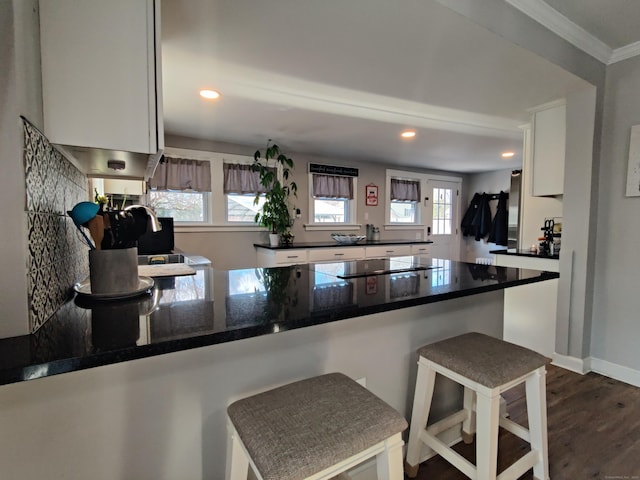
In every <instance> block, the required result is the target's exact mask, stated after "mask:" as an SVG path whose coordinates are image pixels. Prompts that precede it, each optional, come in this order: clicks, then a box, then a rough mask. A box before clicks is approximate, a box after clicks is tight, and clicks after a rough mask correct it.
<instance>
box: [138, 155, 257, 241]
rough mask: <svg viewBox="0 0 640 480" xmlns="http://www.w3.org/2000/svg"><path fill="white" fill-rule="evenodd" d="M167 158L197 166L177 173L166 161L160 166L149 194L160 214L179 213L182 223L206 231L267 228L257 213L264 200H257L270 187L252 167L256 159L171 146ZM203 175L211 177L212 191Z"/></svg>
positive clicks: (178, 220)
mask: <svg viewBox="0 0 640 480" xmlns="http://www.w3.org/2000/svg"><path fill="white" fill-rule="evenodd" d="M165 160H168V163H169V164H170V163H171V162H173V161H175V160H178V161H179V162H182V163H188V164H189V168H191V169H192V170H190V171H188V172H187V173H186V174H185V173H184V172H182V173H181V175H182V176H180V175H178V176H176V175H175V174H172V175H170V173H171V171H167V168H166V167H165V166H162V164H161V165H159V166H158V169H156V172H155V173H154V176H153V178H152V179H151V180H150V181H149V187H150V188H149V189H148V193H147V202H148V204H149V205H150V206H152V207H153V208H155V209H156V212H157V213H158V215H160V216H169V217H173V218H174V220H175V222H176V226H177V227H189V228H192V227H193V228H196V227H197V228H201V229H203V230H204V231H207V230H225V231H247V230H252V231H253V230H255V231H258V230H262V227H260V226H259V225H257V224H256V223H255V216H256V213H257V212H259V211H261V209H262V207H263V205H264V199H263V198H259V199H258V202H257V203H255V199H256V194H258V195H260V192H264V191H266V190H265V188H264V187H263V186H262V185H260V182H259V176H258V174H257V172H253V170H252V168H251V165H252V164H253V157H249V156H246V155H234V154H222V153H217V152H207V151H204V150H187V149H182V148H173V147H167V148H166V149H165ZM183 168H184V167H183ZM197 168H199V169H200V170H197ZM207 174H208V177H207ZM195 177H197V178H198V180H197V181H194V180H193V178H195ZM200 177H202V178H205V179H207V180H208V182H209V183H208V185H206V184H205V185H206V190H207V191H203V190H202V189H203V188H205V187H203V186H202V185H201V184H200V183H199V179H200ZM171 178H173V179H174V180H170V179H171ZM176 178H177V179H178V180H175V179H176ZM165 182H167V183H166V184H165ZM171 182H174V183H171ZM175 182H179V183H178V184H177V185H176V184H175ZM169 187H170V188H169ZM261 189H262V190H261Z"/></svg>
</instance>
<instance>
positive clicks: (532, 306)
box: [495, 255, 560, 357]
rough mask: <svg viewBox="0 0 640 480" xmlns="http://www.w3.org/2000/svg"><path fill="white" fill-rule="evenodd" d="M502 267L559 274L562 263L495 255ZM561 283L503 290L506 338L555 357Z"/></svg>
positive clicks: (533, 284) (522, 286) (542, 259)
mask: <svg viewBox="0 0 640 480" xmlns="http://www.w3.org/2000/svg"><path fill="white" fill-rule="evenodd" d="M495 258H496V261H495V264H496V265H497V266H502V267H515V268H530V269H533V270H545V271H548V272H558V271H559V267H560V264H559V261H558V260H554V259H550V258H535V257H523V256H518V255H496V256H495ZM557 305H558V279H553V280H547V281H544V282H537V283H531V284H529V285H520V286H517V287H512V288H506V289H505V290H504V323H503V329H504V330H503V338H504V340H506V341H508V342H512V343H515V344H517V345H521V346H523V347H526V348H530V349H531V350H534V351H536V352H538V353H541V354H543V355H546V356H547V357H553V354H554V353H555V346H556V345H555V342H556V316H557V313H556V310H557Z"/></svg>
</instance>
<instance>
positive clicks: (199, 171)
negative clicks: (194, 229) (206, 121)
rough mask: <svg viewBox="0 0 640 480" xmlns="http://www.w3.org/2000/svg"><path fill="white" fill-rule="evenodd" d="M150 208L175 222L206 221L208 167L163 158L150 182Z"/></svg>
mask: <svg viewBox="0 0 640 480" xmlns="http://www.w3.org/2000/svg"><path fill="white" fill-rule="evenodd" d="M149 187H150V189H151V191H150V192H149V205H150V206H151V207H152V208H153V209H154V210H155V211H156V214H158V215H159V216H162V217H173V219H174V220H175V221H177V222H204V221H206V220H207V211H208V209H207V205H208V193H209V192H211V165H210V164H209V162H207V161H200V160H194V159H189V158H180V157H164V158H163V160H161V162H160V164H159V165H158V167H157V168H156V171H155V173H154V174H153V177H152V178H151V179H149Z"/></svg>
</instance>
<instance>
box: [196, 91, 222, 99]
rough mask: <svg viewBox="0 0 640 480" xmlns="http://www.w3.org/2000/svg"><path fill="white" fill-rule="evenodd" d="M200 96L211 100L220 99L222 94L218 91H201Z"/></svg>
mask: <svg viewBox="0 0 640 480" xmlns="http://www.w3.org/2000/svg"><path fill="white" fill-rule="evenodd" d="M200 96H201V97H202V98H206V99H209V100H215V99H216V98H220V92H218V91H216V90H200Z"/></svg>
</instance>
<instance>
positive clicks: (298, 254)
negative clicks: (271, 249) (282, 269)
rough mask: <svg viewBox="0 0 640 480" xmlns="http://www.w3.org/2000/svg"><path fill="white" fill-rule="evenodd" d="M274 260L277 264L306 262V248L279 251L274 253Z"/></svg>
mask: <svg viewBox="0 0 640 480" xmlns="http://www.w3.org/2000/svg"><path fill="white" fill-rule="evenodd" d="M275 261H276V264H278V265H284V264H289V265H292V264H296V263H307V251H306V250H286V251H279V252H276V254H275Z"/></svg>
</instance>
